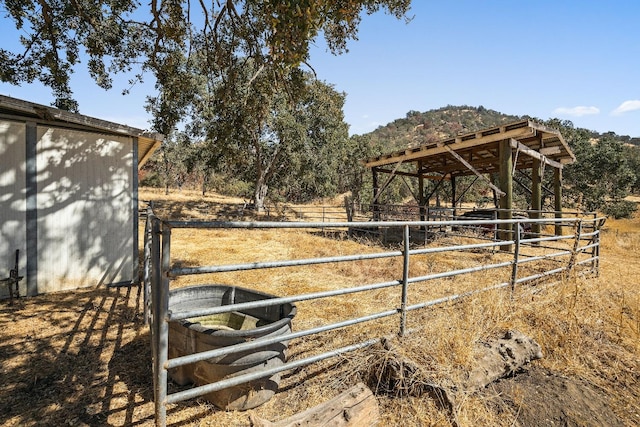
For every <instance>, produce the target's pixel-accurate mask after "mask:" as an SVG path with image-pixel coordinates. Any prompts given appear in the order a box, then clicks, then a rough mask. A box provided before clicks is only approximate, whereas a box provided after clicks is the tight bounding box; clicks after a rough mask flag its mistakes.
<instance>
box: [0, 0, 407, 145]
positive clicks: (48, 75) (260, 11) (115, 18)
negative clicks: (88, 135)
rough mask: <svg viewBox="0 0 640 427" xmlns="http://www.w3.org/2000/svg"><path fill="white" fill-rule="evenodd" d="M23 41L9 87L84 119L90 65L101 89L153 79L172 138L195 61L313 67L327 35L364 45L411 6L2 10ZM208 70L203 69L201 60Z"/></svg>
mask: <svg viewBox="0 0 640 427" xmlns="http://www.w3.org/2000/svg"><path fill="white" fill-rule="evenodd" d="M0 5H2V8H3V9H4V10H5V12H6V16H7V17H10V18H11V19H13V21H14V23H15V26H16V29H18V30H19V31H20V34H21V36H20V44H21V49H18V50H15V51H11V50H8V49H0V80H2V81H5V82H10V83H13V84H20V83H23V82H33V81H41V82H42V83H44V84H45V85H47V86H48V87H51V89H52V91H53V93H54V95H55V97H56V102H55V104H56V106H58V107H60V108H65V109H69V110H77V108H78V105H77V103H76V102H75V101H74V99H73V91H72V88H71V85H70V76H71V74H72V73H73V70H74V68H75V67H76V66H77V65H78V64H79V63H80V61H81V60H82V58H85V57H86V58H88V59H87V64H86V66H87V68H88V70H89V73H90V74H91V76H92V77H93V78H94V80H95V81H96V83H97V84H98V85H99V86H101V87H103V88H110V87H111V85H112V80H111V77H112V75H113V74H114V73H118V72H133V73H134V74H135V78H134V79H133V80H134V81H133V82H132V83H135V81H138V80H141V79H142V78H143V76H144V75H145V74H147V73H150V74H151V75H152V76H153V78H155V82H156V86H157V89H158V94H157V96H155V97H153V98H152V99H150V108H151V110H152V111H154V112H155V114H156V123H155V126H156V130H158V131H160V132H163V133H168V132H169V131H170V130H171V129H172V128H173V126H174V124H175V123H176V122H177V121H179V120H180V118H181V117H182V116H183V115H184V114H185V113H186V111H187V110H188V105H189V103H190V100H191V96H192V94H193V92H192V90H191V89H192V87H193V83H194V80H197V75H194V74H193V68H192V59H193V58H192V54H193V53H196V52H197V54H198V55H203V56H204V63H205V64H206V68H207V69H208V70H210V71H214V72H215V71H216V70H219V69H224V68H226V67H228V66H229V64H230V62H232V61H234V60H236V58H239V57H249V58H253V59H254V60H255V61H256V62H257V63H259V64H261V65H262V64H270V65H271V66H274V67H275V68H278V67H279V68H283V69H286V68H289V67H297V66H298V65H299V64H301V63H303V62H305V61H307V60H308V57H309V43H310V42H311V41H313V40H314V39H315V38H316V37H317V36H318V35H319V34H320V33H322V34H323V35H324V37H325V39H326V41H327V43H328V46H329V48H330V49H331V50H332V51H333V52H334V53H340V52H343V51H344V50H345V49H346V42H347V41H348V40H349V39H354V38H356V36H357V29H358V25H359V23H360V20H361V17H362V15H363V14H365V13H366V14H371V13H374V12H376V11H378V10H380V9H382V10H385V11H387V12H389V13H391V14H393V15H395V16H396V17H398V18H400V17H402V16H404V15H405V13H406V12H407V11H408V9H409V5H410V0H341V1H333V0H299V1H291V0H270V1H264V0H213V1H211V2H191V1H186V2H185V1H181V0H151V1H150V2H149V3H143V4H141V3H139V2H137V1H133V0H97V1H95V0H59V1H52V0H37V1H36V0H2V2H1V3H0ZM198 61H201V59H200V58H198Z"/></svg>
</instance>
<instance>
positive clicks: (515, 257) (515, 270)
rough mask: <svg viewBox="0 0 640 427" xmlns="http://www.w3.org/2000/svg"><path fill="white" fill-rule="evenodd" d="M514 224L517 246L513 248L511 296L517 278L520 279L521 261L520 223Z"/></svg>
mask: <svg viewBox="0 0 640 427" xmlns="http://www.w3.org/2000/svg"><path fill="white" fill-rule="evenodd" d="M513 225H514V228H515V230H514V234H515V239H514V240H515V242H516V243H515V248H514V250H513V266H512V268H511V298H513V293H514V291H515V289H516V280H518V262H519V261H520V223H519V222H518V223H516V224H513Z"/></svg>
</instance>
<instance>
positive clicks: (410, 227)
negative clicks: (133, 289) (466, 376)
mask: <svg viewBox="0 0 640 427" xmlns="http://www.w3.org/2000/svg"><path fill="white" fill-rule="evenodd" d="M525 222H526V223H538V224H540V226H552V227H554V229H558V228H559V227H560V229H569V230H572V232H571V234H563V235H559V236H552V235H544V234H542V233H538V234H537V235H534V236H527V235H525V234H524V232H523V230H524V227H523V223H525ZM603 223H604V219H603V218H595V217H593V218H578V217H572V218H556V217H555V215H554V216H553V217H552V218H541V219H529V218H527V219H521V218H520V219H511V220H486V221H485V220H482V221H479V220H464V221H455V220H443V221H401V222H398V221H381V222H375V223H372V222H331V227H332V228H335V229H341V228H342V229H345V230H350V229H353V228H355V229H358V228H361V229H371V228H375V229H377V230H381V229H387V230H388V229H399V230H401V236H402V239H401V249H400V250H387V251H384V252H377V253H361V254H353V255H342V256H330V257H316V258H305V259H292V260H281V261H261V262H255V263H237V264H231V265H228V264H225V265H204V266H197V267H179V266H176V265H173V264H172V262H171V237H172V230H173V229H178V228H192V229H193V228H196V229H274V230H291V229H305V230H318V229H325V228H326V227H327V223H326V222H322V221H320V222H302V221H300V222H224V221H163V220H161V219H160V218H158V217H156V216H155V214H154V213H153V210H152V209H151V208H149V209H148V210H147V218H146V226H145V233H144V235H145V245H144V252H145V254H144V295H145V298H144V307H145V320H147V321H148V322H149V323H150V329H151V341H152V353H153V375H154V400H155V416H156V425H158V426H165V425H166V417H167V405H168V404H171V403H176V402H180V401H183V400H187V399H191V398H195V397H198V396H202V395H204V394H207V393H210V392H213V391H218V390H222V389H224V388H227V387H232V386H235V385H239V384H243V383H246V382H249V381H253V380H255V379H258V378H263V377H269V376H271V375H273V374H275V373H278V372H283V371H287V370H291V369H295V368H298V367H301V366H305V365H309V364H312V363H316V362H319V361H321V360H325V359H328V358H332V357H336V356H338V355H341V354H344V353H347V352H352V351H355V350H358V349H362V348H366V347H369V346H371V345H373V344H375V343H377V342H379V340H380V339H381V338H382V337H371V336H369V337H367V339H366V340H364V341H360V342H355V343H353V344H350V345H347V346H343V347H339V348H332V349H329V350H327V351H323V352H321V353H319V354H315V355H313V356H309V357H305V358H302V359H298V360H294V361H288V362H286V363H285V364H284V365H282V366H277V367H274V368H270V369H265V370H263V371H261V372H257V373H249V374H242V375H239V376H235V377H233V378H227V379H223V380H221V381H218V382H214V383H211V384H206V385H201V386H197V387H193V388H191V389H188V390H183V391H180V392H176V393H171V394H168V389H167V386H168V370H169V369H173V368H178V367H180V366H185V365H188V364H192V363H196V362H199V361H203V360H207V359H211V358H214V357H220V356H224V355H228V354H232V353H238V352H244V351H248V350H254V349H258V348H260V347H264V346H266V345H269V344H274V343H277V342H283V341H287V342H292V341H295V340H296V339H298V338H302V337H306V336H311V335H315V334H320V333H323V332H327V331H333V330H337V329H343V328H348V327H351V326H354V325H358V324H364V323H368V322H372V321H375V320H378V319H383V318H391V317H394V316H397V317H398V322H399V326H398V334H399V335H400V336H403V335H405V334H407V333H408V332H409V330H408V329H407V327H406V322H407V315H408V313H409V312H411V311H414V310H419V309H425V308H427V307H431V306H435V305H438V304H442V303H445V302H449V301H454V300H457V299H460V298H463V297H467V296H469V295H473V294H477V293H481V292H487V291H492V290H497V289H502V288H509V289H511V291H512V292H513V290H514V289H515V287H516V285H521V284H524V283H527V282H531V281H534V280H538V279H543V278H546V277H549V276H552V275H557V274H560V273H568V272H570V271H572V270H574V269H577V268H583V267H586V271H587V272H591V273H594V274H597V273H598V267H599V258H600V228H601V226H602V225H603ZM443 226H444V227H451V228H454V227H465V226H473V227H485V228H486V227H487V226H491V227H496V228H497V227H502V228H503V229H509V230H510V231H509V232H510V234H508V238H506V239H502V240H501V239H496V241H490V242H479V243H466V244H457V245H455V244H453V245H444V246H443V245H439V246H433V247H418V248H416V247H415V245H414V247H413V248H412V246H411V233H416V232H422V233H428V232H429V230H430V229H440V228H441V227H443ZM563 241H572V244H570V245H567V244H564V246H563V245H562V242H563ZM543 243H544V245H543ZM567 246H569V247H567ZM487 249H489V250H494V251H498V250H502V252H503V253H505V254H506V255H505V256H508V257H509V258H508V259H504V258H503V259H501V260H498V262H494V263H486V264H481V265H477V266H474V267H467V268H455V269H450V270H446V271H440V272H435V273H430V274H426V275H425V274H423V275H412V271H411V269H410V260H411V259H412V257H417V256H429V255H433V254H436V253H446V252H459V251H469V250H487ZM528 250H530V251H531V252H530V253H529V252H528ZM505 251H507V252H505ZM541 252H542V253H541ZM385 258H401V259H402V260H403V264H402V265H403V267H402V270H403V271H402V276H401V279H392V280H386V281H381V282H376V283H362V284H360V285H358V286H350V287H339V288H337V289H330V290H323V291H319V292H311V293H302V294H294V295H289V296H284V297H276V298H270V299H266V300H260V301H252V302H244V303H236V304H230V305H223V306H216V307H209V308H205V309H198V310H188V311H176V312H172V311H170V310H169V286H170V282H171V280H173V279H176V278H178V277H180V276H186V275H199V274H212V273H223V272H225V273H228V272H241V271H247V270H263V269H278V268H287V267H293V266H296V267H306V266H312V265H318V264H327V263H349V262H355V261H364V262H367V261H373V260H378V259H385ZM546 261H549V262H547V263H546V264H548V266H544V270H543V271H537V272H535V273H534V274H529V275H525V276H522V273H523V269H525V268H526V267H527V266H530V265H532V264H535V263H542V262H546ZM494 269H505V270H506V271H507V272H508V273H509V274H508V277H509V280H507V281H503V282H500V283H494V284H489V283H485V284H484V286H482V287H478V288H475V289H471V290H467V291H464V292H460V293H453V294H450V295H446V296H443V297H439V298H434V299H430V300H427V301H421V302H418V303H413V304H409V303H408V301H409V296H410V294H411V291H412V289H413V288H412V287H411V286H410V285H413V284H417V283H424V282H429V281H433V280H436V279H441V278H449V277H454V276H460V275H465V274H472V273H476V272H480V271H487V270H494ZM509 269H510V270H509ZM393 288H397V289H399V295H398V299H397V300H396V301H398V302H399V303H397V304H393V306H392V307H390V308H386V309H384V310H382V311H379V312H375V313H369V314H367V315H364V316H358V317H351V318H349V317H348V318H345V319H343V320H340V321H338V322H334V323H329V322H326V323H325V324H322V325H321V326H316V327H313V328H310V329H304V330H300V331H294V332H291V333H290V334H287V335H281V336H277V337H271V338H259V339H256V340H252V341H249V342H243V343H240V344H236V345H232V346H228V347H224V348H218V349H214V350H209V351H204V352H200V353H195V354H190V355H186V356H181V357H176V358H172V359H169V357H168V330H169V322H171V321H178V320H183V319H189V318H194V317H200V316H209V315H213V314H220V313H227V312H232V311H243V310H248V309H253V308H260V307H268V306H275V305H280V304H284V303H295V302H301V301H308V300H322V299H325V298H329V297H335V296H339V295H350V294H358V293H366V292H371V291H375V290H380V289H393Z"/></svg>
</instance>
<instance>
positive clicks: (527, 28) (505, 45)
mask: <svg viewBox="0 0 640 427" xmlns="http://www.w3.org/2000/svg"><path fill="white" fill-rule="evenodd" d="M412 3H413V4H412V8H411V11H410V12H409V13H408V16H409V17H410V18H411V20H410V22H408V23H407V22H405V21H404V20H397V19H396V18H394V17H392V16H390V15H386V14H384V13H376V14H374V15H372V16H364V17H363V19H362V23H361V25H360V30H359V33H358V40H352V41H350V42H349V43H348V49H349V51H348V52H347V53H344V54H342V55H338V56H335V55H332V54H331V53H329V52H328V51H327V49H326V45H325V44H324V42H323V40H322V39H319V40H316V42H315V43H314V45H313V46H312V48H311V58H310V61H309V64H310V65H311V67H312V68H313V70H314V71H315V73H316V75H317V76H318V78H319V79H321V80H324V81H326V82H327V83H330V84H332V85H334V87H335V89H336V90H338V91H340V92H344V93H345V94H346V101H345V106H344V113H345V121H346V122H347V123H348V124H349V126H350V134H363V133H367V132H370V131H372V130H374V129H376V128H377V127H378V126H383V125H386V124H387V123H389V122H392V121H393V120H395V119H398V118H402V117H405V116H406V114H407V112H409V111H420V112H424V111H428V110H431V109H437V108H440V107H444V106H447V105H470V106H480V105H482V106H484V107H485V108H489V109H493V110H497V111H499V112H501V113H505V114H512V115H529V116H532V117H537V118H540V119H543V120H546V119H549V118H554V117H555V118H560V119H563V120H565V119H566V120H571V121H572V122H573V124H574V125H575V126H576V127H583V128H587V129H590V130H595V131H598V132H602V133H603V132H609V131H613V132H615V133H617V134H618V135H629V136H632V137H640V1H637V0H611V1H602V0H580V1H578V0H573V1H571V0H536V1H527V2H524V1H511V0H437V1H436V0H413V2H412ZM7 24H9V22H8V21H6V20H2V26H3V27H4V28H7V27H6V25H7ZM3 32H5V31H4V30H3ZM5 34H6V33H5ZM7 39H8V38H7V37H6V36H3V37H2V41H1V42H0V43H1V44H3V45H4V44H5V43H8V42H7ZM71 84H72V88H73V90H74V92H75V95H76V99H77V100H78V102H79V103H80V112H81V113H82V114H86V115H89V116H93V117H98V118H101V119H104V120H110V121H114V122H117V123H122V124H127V125H129V126H133V127H138V128H142V129H146V128H148V127H149V123H148V121H149V115H148V114H147V113H146V111H145V109H144V102H145V97H146V96H147V95H150V94H153V91H154V88H153V85H152V84H150V83H147V84H144V85H138V86H135V87H133V88H132V89H131V91H130V94H129V95H126V96H123V95H122V94H121V92H122V89H126V88H128V84H127V78H126V77H121V78H117V79H116V80H115V82H114V88H113V89H112V90H110V91H104V90H103V89H100V88H98V87H97V86H96V85H95V84H94V83H92V81H91V79H90V78H89V76H88V74H87V73H86V72H85V71H84V69H79V70H78V71H77V72H76V74H75V75H74V77H73V78H72V83H71ZM0 94H4V95H8V96H13V97H16V98H21V99H24V100H27V101H32V102H37V103H41V104H45V105H48V104H50V103H51V102H52V100H53V97H52V96H51V93H50V91H49V90H48V89H47V88H44V87H43V86H41V85H39V84H32V85H24V86H22V87H16V86H11V85H8V84H5V83H0Z"/></svg>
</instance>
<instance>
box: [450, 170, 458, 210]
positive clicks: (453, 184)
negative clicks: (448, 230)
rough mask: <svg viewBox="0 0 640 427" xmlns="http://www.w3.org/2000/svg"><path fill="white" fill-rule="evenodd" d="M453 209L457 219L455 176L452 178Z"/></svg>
mask: <svg viewBox="0 0 640 427" xmlns="http://www.w3.org/2000/svg"><path fill="white" fill-rule="evenodd" d="M451 208H452V209H453V211H452V213H453V217H454V218H455V217H456V216H457V211H456V177H455V176H453V175H452V176H451Z"/></svg>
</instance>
